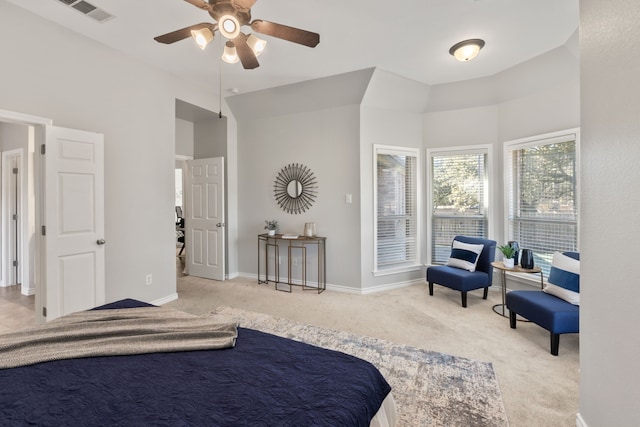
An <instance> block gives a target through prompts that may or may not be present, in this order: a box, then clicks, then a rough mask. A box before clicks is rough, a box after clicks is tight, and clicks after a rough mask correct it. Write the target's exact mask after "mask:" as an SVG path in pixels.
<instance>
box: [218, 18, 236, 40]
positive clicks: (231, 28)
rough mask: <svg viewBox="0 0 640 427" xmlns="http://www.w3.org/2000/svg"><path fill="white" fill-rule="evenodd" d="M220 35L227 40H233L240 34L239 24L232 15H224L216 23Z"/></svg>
mask: <svg viewBox="0 0 640 427" xmlns="http://www.w3.org/2000/svg"><path fill="white" fill-rule="evenodd" d="M218 29H219V30H220V34H222V35H223V36H224V37H226V38H227V39H229V40H233V39H235V38H236V37H238V34H240V23H239V22H238V20H237V19H236V17H235V16H233V15H224V16H223V17H221V18H220V20H219V21H218Z"/></svg>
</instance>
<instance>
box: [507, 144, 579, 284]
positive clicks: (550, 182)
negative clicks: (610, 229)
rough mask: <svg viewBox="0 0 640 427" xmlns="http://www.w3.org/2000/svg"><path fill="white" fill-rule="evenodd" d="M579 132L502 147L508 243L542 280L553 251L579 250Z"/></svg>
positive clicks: (547, 273) (548, 266)
mask: <svg viewBox="0 0 640 427" xmlns="http://www.w3.org/2000/svg"><path fill="white" fill-rule="evenodd" d="M577 150H578V132H577V131H575V132H573V131H572V132H571V133H564V134H563V133H558V134H550V135H545V136H542V137H538V138H529V139H526V140H520V141H514V142H508V143H506V144H505V167H506V168H508V170H507V174H506V185H507V187H506V190H505V195H506V198H507V200H506V205H507V209H508V215H507V233H506V235H507V238H508V240H515V241H517V242H518V243H519V245H520V247H521V248H527V249H531V250H532V251H533V254H534V263H535V265H536V266H538V267H540V268H541V269H542V271H543V272H544V274H545V275H546V276H548V275H549V270H550V267H551V259H552V257H553V253H554V252H555V251H576V250H577V248H578V200H577V197H578V191H577V185H578V184H577V177H578V173H577V170H578V155H577Z"/></svg>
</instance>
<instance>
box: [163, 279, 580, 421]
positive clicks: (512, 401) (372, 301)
mask: <svg viewBox="0 0 640 427" xmlns="http://www.w3.org/2000/svg"><path fill="white" fill-rule="evenodd" d="M179 271H181V270H179ZM497 290H498V287H496V289H495V291H491V292H489V300H488V301H485V300H483V299H482V298H481V295H482V292H481V291H477V292H471V293H470V294H469V304H468V305H469V306H468V308H462V307H461V306H460V293H459V292H453V291H451V290H449V289H446V288H443V287H440V286H436V287H435V292H434V293H435V295H434V296H432V297H431V296H429V294H428V289H427V285H426V283H424V284H423V283H421V284H417V285H413V286H409V287H405V288H400V289H394V290H390V291H385V292H379V293H374V294H370V295H354V294H347V293H342V292H332V291H330V290H329V291H325V292H324V293H322V294H319V295H318V294H316V293H314V292H303V291H302V290H301V289H300V288H297V287H294V289H293V292H292V293H291V294H288V293H285V292H278V291H275V290H274V289H273V286H272V285H271V286H265V285H258V284H257V280H255V279H252V278H237V279H233V280H228V281H224V282H216V281H211V280H206V279H200V278H196V277H189V276H186V277H180V278H179V279H178V295H179V299H178V300H177V301H174V302H171V303H169V304H168V306H170V307H173V308H177V309H180V310H183V311H187V312H190V313H193V314H200V315H203V314H206V313H208V312H209V311H211V310H212V308H215V307H218V306H228V307H234V308H240V309H244V310H249V311H254V312H259V313H266V314H270V315H272V316H277V317H282V318H286V319H290V320H294V321H297V322H303V323H306V324H311V325H317V326H321V327H324V328H330V329H334V330H340V331H345V332H351V333H355V334H360V335H365V336H369V337H375V338H380V339H384V340H387V341H390V342H393V343H397V344H403V345H409V346H413V347H417V348H420V349H424V350H430V351H436V352H440V353H446V354H450V355H455V356H459V357H465V358H469V359H473V360H478V361H485V362H490V363H491V364H492V365H493V370H494V372H495V375H496V378H497V380H498V383H499V386H500V391H501V394H502V399H503V402H504V406H505V409H506V412H507V417H508V419H509V425H510V426H511V427H519V426H524V427H529V426H536V427H537V426H554V427H556V426H558V427H562V426H567V427H573V426H575V425H576V412H577V409H578V367H579V365H578V355H579V353H578V349H579V338H578V335H571V334H570V335H563V336H562V337H561V338H560V355H559V356H557V357H554V356H551V354H549V333H548V332H547V331H545V330H544V329H542V328H540V327H538V326H536V325H533V324H529V323H523V324H518V329H516V330H512V329H510V328H509V319H506V318H503V317H501V316H498V315H497V314H495V313H494V312H493V311H492V309H491V307H492V305H493V304H497V303H498V302H500V299H501V295H500V292H497Z"/></svg>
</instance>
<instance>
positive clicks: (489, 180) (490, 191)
mask: <svg viewBox="0 0 640 427" xmlns="http://www.w3.org/2000/svg"><path fill="white" fill-rule="evenodd" d="M462 154H485V155H486V159H487V162H486V164H485V180H486V182H485V195H484V203H485V212H486V218H487V237H486V238H490V237H489V236H491V235H492V234H491V233H492V231H493V230H494V229H495V218H494V215H492V212H493V209H492V207H493V204H494V196H493V195H494V193H495V191H494V185H495V184H494V183H495V181H496V180H495V177H494V172H493V160H492V159H493V145H492V144H476V145H463V146H457V147H439V148H428V149H427V155H426V159H425V162H426V171H427V174H426V179H427V185H426V187H427V206H426V212H427V217H426V228H427V233H426V236H427V241H426V246H427V247H426V256H427V258H426V265H434V264H432V259H433V250H432V247H431V240H432V238H433V215H432V212H433V167H432V164H433V162H432V158H433V157H434V156H445V155H462Z"/></svg>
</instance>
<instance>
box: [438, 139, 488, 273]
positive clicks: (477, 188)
mask: <svg viewBox="0 0 640 427" xmlns="http://www.w3.org/2000/svg"><path fill="white" fill-rule="evenodd" d="M488 155H489V147H486V146H477V147H466V148H459V149H454V150H452V149H447V150H429V151H428V158H429V166H428V167H429V175H430V179H429V199H430V208H431V209H430V212H431V216H430V218H429V221H430V228H429V235H430V239H429V242H430V243H429V244H430V247H429V256H430V262H431V264H444V263H446V261H447V259H448V258H449V254H450V253H451V242H452V240H453V238H454V237H455V236H457V235H464V236H472V237H482V238H487V236H488V233H489V230H488V229H489V224H488V216H487V206H488V200H489V197H488V196H489V194H488V193H489V192H488V179H487V176H488V172H487V169H488V167H487V166H488V164H487V163H488Z"/></svg>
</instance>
